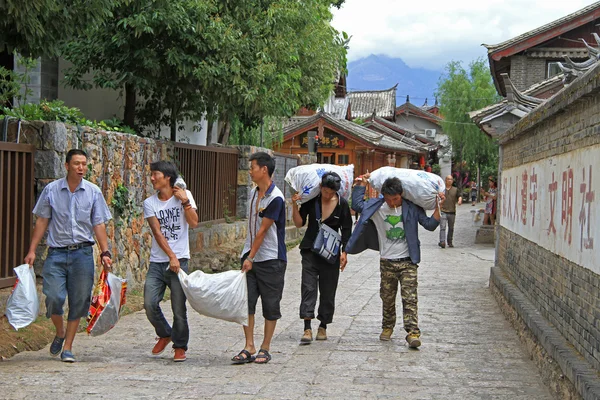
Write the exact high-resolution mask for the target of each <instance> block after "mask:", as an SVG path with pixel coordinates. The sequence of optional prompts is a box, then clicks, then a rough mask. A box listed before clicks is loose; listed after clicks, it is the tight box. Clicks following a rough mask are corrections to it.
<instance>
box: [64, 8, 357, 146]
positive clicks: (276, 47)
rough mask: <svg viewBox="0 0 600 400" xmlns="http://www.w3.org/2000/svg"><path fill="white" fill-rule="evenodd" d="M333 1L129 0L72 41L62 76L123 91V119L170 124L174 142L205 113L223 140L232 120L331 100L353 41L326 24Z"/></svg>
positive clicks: (253, 120) (257, 118)
mask: <svg viewBox="0 0 600 400" xmlns="http://www.w3.org/2000/svg"><path fill="white" fill-rule="evenodd" d="M330 6H331V1H326V0H316V1H315V0H302V1H298V0H276V1H273V0H237V1H235V2H234V1H222V0H171V1H167V0H155V1H152V2H149V1H148V0H131V1H130V2H129V3H128V4H122V5H121V6H120V7H118V8H117V9H116V10H115V11H114V18H113V19H111V20H106V21H104V22H103V23H102V24H100V25H96V26H91V27H90V29H89V30H88V31H87V32H86V34H85V35H82V36H81V37H79V38H78V39H77V40H73V41H72V42H71V43H70V44H69V45H68V46H67V48H66V51H65V58H67V59H68V60H69V61H71V62H72V63H73V67H72V68H71V69H70V70H69V72H68V74H67V79H66V80H67V83H68V84H69V85H71V86H73V87H76V88H82V89H89V88H90V87H92V86H97V87H103V88H113V89H118V90H121V91H124V92H125V100H126V101H125V103H126V106H125V118H124V119H125V121H126V123H127V124H128V125H129V126H132V125H133V123H134V121H139V122H140V123H141V124H142V125H144V126H146V127H154V130H156V129H157V127H159V126H160V125H162V124H166V125H169V126H170V128H171V139H172V140H175V137H176V133H177V129H178V124H179V123H181V122H182V121H183V120H185V119H200V116H201V115H202V114H204V113H206V115H207V116H208V119H209V124H211V125H212V123H213V122H214V121H216V120H217V119H218V120H219V138H218V139H219V140H218V141H219V142H221V143H227V141H228V137H229V134H230V132H231V123H232V121H234V120H235V121H236V123H237V122H240V121H243V123H244V124H248V125H249V126H251V127H252V126H254V127H255V126H257V125H258V124H259V123H260V122H261V121H262V119H263V117H265V116H285V115H292V114H293V113H294V112H295V111H296V110H297V109H298V108H300V107H301V106H303V105H313V104H320V103H321V102H323V101H324V100H325V99H326V98H327V96H328V95H329V92H330V91H331V88H332V85H333V81H334V78H335V76H336V74H337V73H338V72H339V71H340V70H343V69H345V61H346V47H347V38H344V37H340V35H339V34H338V32H337V31H335V30H334V29H333V28H332V27H331V25H330V21H331V12H330V10H329V7H330ZM88 72H92V73H93V79H92V81H91V82H90V81H87V80H86V79H85V74H87V73H88ZM138 97H141V98H143V101H138ZM137 109H139V114H138V118H137V119H136V110H137ZM238 131H239V130H238Z"/></svg>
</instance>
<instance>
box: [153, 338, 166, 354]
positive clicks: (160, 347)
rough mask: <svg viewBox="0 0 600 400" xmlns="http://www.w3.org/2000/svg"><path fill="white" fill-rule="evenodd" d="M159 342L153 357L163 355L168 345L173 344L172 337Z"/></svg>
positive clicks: (154, 349)
mask: <svg viewBox="0 0 600 400" xmlns="http://www.w3.org/2000/svg"><path fill="white" fill-rule="evenodd" d="M157 340H158V342H156V344H155V345H154V348H153V349H152V355H153V356H157V355H159V354H161V353H162V352H163V351H165V348H166V347H167V345H168V344H169V343H171V337H170V336H169V337H163V338H157Z"/></svg>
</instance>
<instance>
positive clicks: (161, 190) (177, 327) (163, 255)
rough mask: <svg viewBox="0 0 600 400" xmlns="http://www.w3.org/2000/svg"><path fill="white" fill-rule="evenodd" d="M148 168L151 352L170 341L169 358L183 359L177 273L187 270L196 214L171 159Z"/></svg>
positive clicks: (184, 325)
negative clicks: (167, 300)
mask: <svg viewBox="0 0 600 400" xmlns="http://www.w3.org/2000/svg"><path fill="white" fill-rule="evenodd" d="M150 171H151V172H152V176H151V178H150V180H151V181H152V186H153V187H154V189H155V190H157V191H158V193H156V194H154V195H152V196H150V197H148V198H147V199H146V200H145V201H144V217H145V218H146V220H147V221H148V224H149V225H150V229H151V230H152V249H151V252H150V266H149V268H148V273H147V274H146V283H145V284H144V308H145V310H146V316H147V317H148V320H149V321H150V323H151V324H152V325H153V326H154V329H155V331H156V335H157V336H158V342H157V343H156V345H155V346H154V348H153V349H152V354H153V355H159V354H161V353H162V352H163V351H164V350H165V347H167V345H168V344H169V343H170V342H171V341H172V342H173V349H174V350H175V356H174V358H173V361H175V362H181V361H185V360H186V356H185V352H186V351H187V345H188V340H189V336H190V330H189V327H188V322H187V309H186V306H185V301H186V298H185V294H184V293H183V289H182V288H181V284H180V282H179V278H178V277H177V273H178V272H179V269H180V268H181V269H183V270H184V271H185V272H187V271H188V260H189V258H190V243H189V238H188V231H189V228H195V227H196V226H197V225H198V214H197V213H196V202H195V201H194V198H193V197H192V193H190V191H189V190H186V189H182V188H180V187H178V186H175V181H176V180H177V168H176V167H175V165H174V164H173V163H170V162H168V161H157V162H154V163H152V164H150ZM167 286H168V287H169V289H171V308H172V310H173V327H172V328H171V326H170V325H169V323H168V322H167V320H166V319H165V316H164V315H163V313H162V310H161V309H160V302H161V300H162V299H163V297H164V294H165V290H166V288H167Z"/></svg>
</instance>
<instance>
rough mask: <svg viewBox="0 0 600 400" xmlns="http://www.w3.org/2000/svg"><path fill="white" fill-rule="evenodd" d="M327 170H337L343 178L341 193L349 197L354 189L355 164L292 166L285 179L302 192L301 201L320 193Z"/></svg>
mask: <svg viewBox="0 0 600 400" xmlns="http://www.w3.org/2000/svg"><path fill="white" fill-rule="evenodd" d="M327 172H335V173H336V174H338V175H339V176H340V178H342V182H341V184H342V185H341V187H340V191H339V193H340V195H341V196H342V197H343V198H345V199H348V198H349V197H350V193H351V191H352V181H353V180H354V165H352V164H350V165H344V166H339V165H332V164H307V165H300V166H297V167H294V168H291V169H290V170H289V171H288V172H287V174H285V181H286V182H287V183H288V184H289V185H290V187H291V188H292V189H293V190H294V191H295V192H297V193H300V195H301V196H302V199H301V200H300V203H306V202H307V201H309V200H311V199H314V198H315V197H317V196H318V195H319V192H320V186H319V185H320V184H321V178H322V177H323V175H325V173H327Z"/></svg>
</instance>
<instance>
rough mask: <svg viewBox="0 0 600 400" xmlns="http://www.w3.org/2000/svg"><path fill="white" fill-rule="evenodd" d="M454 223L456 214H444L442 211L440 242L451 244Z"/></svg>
mask: <svg viewBox="0 0 600 400" xmlns="http://www.w3.org/2000/svg"><path fill="white" fill-rule="evenodd" d="M455 221H456V214H455V213H452V214H449V213H445V212H443V211H442V215H441V217H440V242H444V243H445V242H448V244H452V240H453V239H454V222H455ZM446 225H448V240H446Z"/></svg>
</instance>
